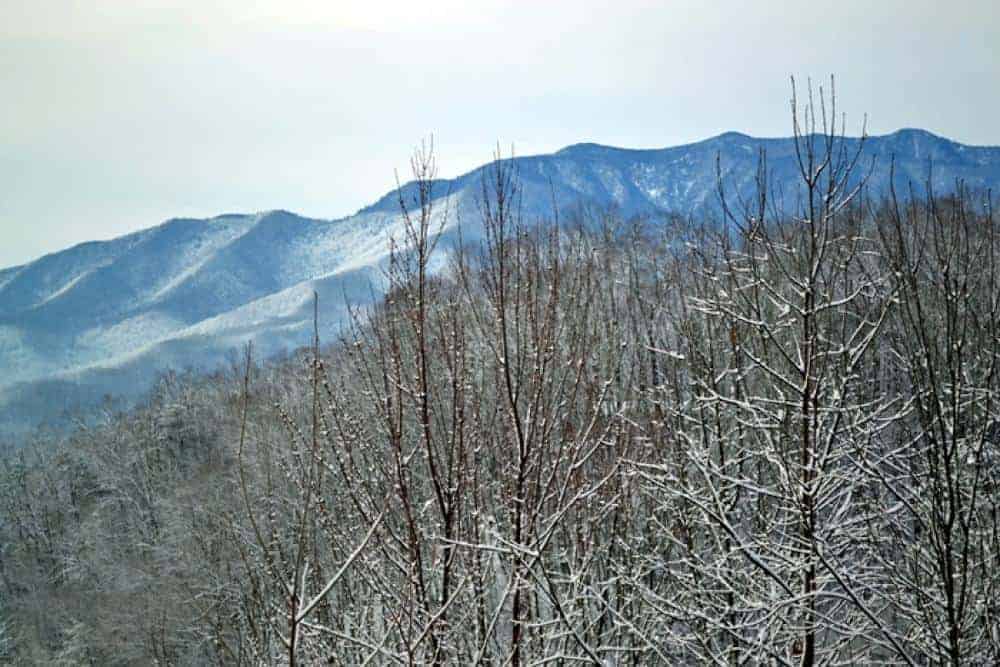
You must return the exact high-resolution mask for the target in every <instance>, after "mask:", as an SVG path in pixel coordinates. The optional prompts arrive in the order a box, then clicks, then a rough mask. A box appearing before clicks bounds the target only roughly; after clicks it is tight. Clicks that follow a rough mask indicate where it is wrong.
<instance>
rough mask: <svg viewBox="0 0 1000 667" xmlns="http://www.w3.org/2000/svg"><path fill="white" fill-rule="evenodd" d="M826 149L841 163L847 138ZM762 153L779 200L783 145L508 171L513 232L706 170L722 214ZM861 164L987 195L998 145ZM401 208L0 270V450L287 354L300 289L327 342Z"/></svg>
mask: <svg viewBox="0 0 1000 667" xmlns="http://www.w3.org/2000/svg"><path fill="white" fill-rule="evenodd" d="M843 141H844V144H845V148H846V149H847V150H848V151H850V150H851V149H853V148H856V147H857V145H858V144H857V142H858V141H859V139H851V138H847V139H844V140H843ZM762 149H763V150H764V151H765V152H766V155H767V168H768V175H769V179H770V182H771V183H772V184H773V185H775V186H776V191H779V192H783V193H785V194H786V195H788V196H794V193H795V192H796V188H797V183H798V182H799V178H800V177H799V168H798V163H797V160H796V154H795V149H794V142H793V141H792V140H791V139H788V138H780V139H760V138H754V137H750V136H747V135H743V134H739V133H735V132H729V133H726V134H722V135H720V136H717V137H713V138H711V139H707V140H705V141H701V142H698V143H693V144H688V145H685V146H677V147H672V148H664V149H655V150H632V149H622V148H614V147H610V146H601V145H597V144H577V145H573V146H569V147H567V148H564V149H562V150H560V151H557V152H555V153H552V154H549V155H536V156H529V157H518V158H514V165H515V166H516V173H517V177H518V179H519V183H520V188H521V196H522V199H521V202H522V206H523V209H522V210H523V212H524V214H525V215H527V216H528V217H529V218H537V219H544V218H546V217H551V216H552V213H553V211H562V210H566V209H568V208H570V207H575V206H580V205H584V206H594V207H598V208H599V209H605V208H608V207H612V208H614V209H615V210H616V211H617V212H618V213H619V214H620V215H622V216H624V217H633V216H641V215H658V214H663V213H681V214H699V213H707V214H712V213H713V212H715V213H717V212H718V206H719V204H718V195H717V192H718V189H717V180H716V160H717V158H718V161H719V164H720V165H721V168H722V172H723V176H724V179H723V180H724V185H725V189H726V191H727V192H729V193H731V194H732V197H733V199H734V200H737V199H738V198H739V197H744V198H746V197H749V196H751V195H752V192H753V189H754V184H755V176H756V173H757V169H756V167H757V161H758V157H759V155H760V153H761V150H762ZM872 159H874V160H875V161H876V164H877V165H879V168H876V169H875V170H874V172H872V176H871V178H870V180H869V181H868V184H867V185H868V188H869V190H870V191H871V192H872V193H873V194H875V195H879V194H884V193H885V192H886V191H887V190H888V188H889V184H890V183H889V170H888V169H887V168H886V167H887V165H888V163H889V162H890V160H891V161H892V163H893V165H894V171H893V173H894V177H895V179H896V185H897V186H900V189H901V190H905V189H906V188H905V187H904V186H906V185H907V184H908V183H913V184H915V185H917V186H918V188H920V189H922V188H923V186H924V184H925V183H927V182H928V179H930V183H931V185H932V187H933V188H934V189H935V191H937V192H945V191H948V190H950V189H953V188H954V186H955V184H956V182H958V181H963V182H964V183H966V184H967V185H968V186H970V187H971V188H975V189H990V188H992V189H997V187H998V186H1000V147H979V146H966V145H962V144H959V143H956V142H953V141H950V140H948V139H944V138H941V137H938V136H935V135H933V134H931V133H929V132H925V131H922V130H909V129H908V130H900V131H898V132H895V133H893V134H889V135H884V136H876V137H868V138H867V139H866V140H865V142H864V144H863V159H862V165H867V164H869V163H870V161H871V160H872ZM485 168H486V167H485V166H484V167H480V168H478V169H475V170H473V171H471V172H469V173H467V174H464V175H462V176H459V177H458V178H455V179H451V180H440V181H436V182H435V183H434V193H435V195H436V196H437V197H438V200H437V201H436V205H435V211H437V213H436V215H438V216H439V221H440V222H441V223H442V225H443V227H442V230H443V234H444V237H445V240H446V242H445V243H444V244H443V247H445V248H447V246H448V241H454V240H456V239H457V236H458V233H459V229H461V233H462V238H463V240H466V241H475V239H476V238H478V237H479V234H480V231H481V230H480V229H479V227H478V225H477V218H478V214H477V211H478V208H477V202H478V201H479V198H480V194H481V187H482V178H483V174H484V171H483V170H484V169H485ZM861 171H864V168H861V169H859V173H860V172H861ZM414 193H415V186H414V184H412V183H411V184H406V185H403V186H402V188H401V192H399V191H397V190H395V189H394V190H392V191H390V192H389V193H388V194H386V195H385V196H383V197H382V198H381V199H379V200H378V201H376V202H375V203H374V204H372V205H371V206H368V207H366V208H363V209H362V210H360V211H358V212H357V213H356V214H354V215H352V216H348V217H345V218H342V219H337V220H316V219H310V218H304V217H301V216H298V215H295V214H293V213H289V212H287V211H280V210H279V211H269V212H265V213H255V214H227V215H220V216H218V217H215V218H210V219H204V220H195V219H173V220H169V221H167V222H164V223H163V224H160V225H158V226H156V227H152V228H150V229H146V230H143V231H140V232H136V233H133V234H129V235H127V236H122V237H120V238H117V239H113V240H110V241H100V242H89V243H83V244H80V245H77V246H74V247H72V248H69V249H67V250H63V251H61V252H56V253H53V254H50V255H46V256H44V257H41V258H40V259H37V260H35V261H33V262H30V263H28V264H25V265H22V266H16V267H11V268H7V269H0V370H2V373H0V435H4V434H5V435H8V436H16V435H18V434H23V433H24V432H25V431H26V430H27V429H30V428H32V427H33V426H35V425H37V424H38V423H41V422H43V421H48V422H52V421H53V420H58V419H61V418H65V417H66V416H68V415H71V414H72V413H73V412H74V411H77V410H84V411H85V410H87V409H89V408H91V407H93V406H94V405H95V404H96V403H97V402H98V401H100V400H101V399H102V397H104V396H105V395H111V396H124V397H131V398H134V397H136V396H138V395H141V393H142V392H143V391H144V390H146V389H148V388H149V387H150V386H151V383H152V382H153V381H154V379H155V378H156V376H157V374H158V373H161V372H163V371H164V370H166V369H169V368H174V369H179V368H194V369H201V370H208V369H212V368H215V367H217V366H219V365H220V364H222V363H223V362H224V361H225V360H226V359H227V355H228V354H231V353H232V351H233V350H236V349H239V348H240V347H241V346H242V345H243V344H244V343H246V342H247V341H250V340H252V341H254V345H255V348H256V349H257V351H258V355H259V356H268V355H273V354H277V353H280V352H282V351H285V350H289V349H291V348H294V347H297V346H300V345H303V344H305V343H307V342H308V340H309V338H310V335H311V331H312V295H313V293H314V292H315V293H317V294H318V295H319V304H320V322H321V324H322V328H323V334H324V337H325V338H326V339H327V340H329V339H330V337H331V336H332V335H333V334H334V333H335V332H336V331H337V329H338V327H339V326H340V325H341V324H342V323H343V322H344V321H345V319H346V317H347V313H348V304H351V305H364V304H366V303H370V302H371V301H372V300H373V299H375V298H377V297H378V295H380V294H381V292H382V290H383V289H384V276H383V269H384V266H385V262H386V260H387V258H388V254H389V248H390V240H391V239H393V238H395V239H400V238H402V234H403V222H402V217H401V215H400V211H399V197H400V195H402V196H403V198H404V200H407V201H409V200H411V199H412V197H413V196H414ZM445 213H447V217H442V216H445ZM442 258H443V255H442V256H440V257H439V260H438V261H442ZM131 398H130V399H129V400H131Z"/></svg>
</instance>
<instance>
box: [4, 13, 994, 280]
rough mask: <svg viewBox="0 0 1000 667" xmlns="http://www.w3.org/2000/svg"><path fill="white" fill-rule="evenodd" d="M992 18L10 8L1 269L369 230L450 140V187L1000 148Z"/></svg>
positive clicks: (446, 172)
mask: <svg viewBox="0 0 1000 667" xmlns="http://www.w3.org/2000/svg"><path fill="white" fill-rule="evenodd" d="M998 15H1000V11H998V10H996V9H995V8H994V1H990V0H953V1H952V2H948V3H943V2H940V1H929V0H905V1H903V0H880V1H872V0H867V1H855V0H836V1H835V2H808V1H805V2H804V1H802V0H795V1H791V0H781V1H768V2H764V1H759V2H750V1H745V2H722V1H713V0H701V1H694V0H692V1H662V2H642V1H640V0H614V1H613V2H596V1H593V0H574V1H571V2H568V1H567V2H564V1H552V2H546V1H545V0H535V1H534V2H513V1H508V2H500V1H493V0H484V1H476V0H468V1H466V2H460V1H457V0H442V1H438V0H363V1H360V2H347V1H345V0H329V1H327V2H307V1H306V0H281V1H273V0H227V1H225V2H211V1H210V0H208V1H205V0H202V1H197V2H195V1H187V0H186V1H183V2H182V1H175V2H171V1H168V0H91V1H90V2H75V1H71V0H0V101H2V103H0V183H3V188H2V190H0V267H5V266H10V265H14V264H20V263H23V262H27V261H30V260H32V259H35V258H37V257H38V256H40V255H42V254H44V253H48V252H53V251H56V250H60V249H63V248H66V247H68V246H70V245H72V244H74V243H78V242H81V241H85V240H94V239H107V238H113V237H115V236H118V235H121V234H124V233H127V232H130V231H134V230H138V229H142V228H145V227H150V226H152V225H155V224H158V223H160V222H162V221H163V220H165V219H167V218H170V217H179V216H197V217H208V216H212V215H216V214H220V213H225V212H254V211H260V210H267V209H274V208H285V209H290V210H292V211H295V212H298V213H301V214H304V215H310V216H316V217H340V216H342V215H347V214H350V213H353V212H354V211H356V210H357V209H358V208H360V207H361V206H364V205H366V204H368V203H371V202H372V201H374V200H375V199H377V198H378V197H379V196H381V195H382V194H384V193H385V192H386V191H388V190H389V189H390V188H391V187H392V185H393V182H394V177H393V171H394V169H399V170H400V172H401V175H404V176H405V169H406V166H407V164H408V158H409V155H410V153H411V151H412V149H413V147H414V146H415V145H416V144H418V143H419V142H420V140H421V139H422V138H424V137H426V136H428V135H430V134H433V135H434V138H435V146H436V152H437V156H438V162H439V167H440V175H441V176H445V177H450V176H456V175H458V174H460V173H462V172H464V171H467V170H468V169H471V168H473V167H475V166H477V165H479V164H481V163H482V162H484V161H486V160H487V159H489V157H490V154H491V151H492V149H493V147H494V146H495V145H496V144H497V142H498V141H499V142H500V143H501V144H502V145H503V146H510V145H511V144H513V145H514V146H515V149H516V151H517V153H518V154H521V155H526V154H532V153H542V152H550V151H553V150H557V149H559V148H561V147H563V146H566V145H568V144H573V143H578V142H581V141H595V142H598V143H605V144H612V145H616V146H623V147H636V148H658V147H664V146H671V145H676V144H681V143H687V142H691V141H697V140H700V139H704V138H707V137H710V136H713V135H716V134H719V133H721V132H724V131H727V130H737V131H741V132H745V133H748V134H753V135H757V136H786V135H788V134H790V120H789V112H788V98H789V83H788V78H789V75H793V74H794V75H796V77H797V78H799V79H800V80H804V79H805V78H806V77H809V76H811V77H813V79H814V80H817V81H822V80H825V79H826V78H827V77H828V76H829V75H830V74H831V73H833V74H835V75H836V77H837V89H838V97H839V100H838V101H839V108H840V109H841V110H843V111H845V112H846V113H847V114H848V127H849V129H852V130H853V131H854V133H856V132H857V130H858V129H859V128H860V123H861V119H862V116H863V114H864V113H866V112H867V113H868V115H869V131H870V132H871V133H873V134H884V133H888V132H892V131H895V130H897V129H899V128H901V127H921V128H924V129H927V130H930V131H931V132H934V133H936V134H940V135H943V136H946V137H948V138H951V139H955V140H957V141H961V142H963V143H971V144H987V145H997V144H1000V125H998V120H997V118H998V117H1000V85H998V82H1000V18H998Z"/></svg>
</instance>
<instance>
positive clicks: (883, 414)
mask: <svg viewBox="0 0 1000 667" xmlns="http://www.w3.org/2000/svg"><path fill="white" fill-rule="evenodd" d="M832 102H833V101H832V100H831V99H829V98H828V97H821V96H815V97H814V96H813V95H812V94H811V93H809V94H808V95H802V96H800V97H799V98H798V99H795V98H794V97H793V102H792V119H793V128H792V129H793V131H794V137H795V146H796V155H797V158H798V164H799V167H800V172H801V180H800V184H799V188H798V190H797V191H796V192H787V191H786V192H779V191H776V189H775V188H773V187H771V184H770V183H769V180H768V166H767V155H766V154H764V153H761V154H760V156H759V160H758V170H757V174H756V184H757V188H756V192H757V194H756V196H755V197H754V198H752V199H750V200H747V199H745V198H742V197H740V198H736V197H733V196H732V195H731V194H730V193H729V191H728V190H727V182H726V179H725V178H724V177H723V175H722V172H721V171H720V174H719V179H718V197H719V201H720V207H719V211H720V213H719V215H717V216H709V215H706V216H701V217H698V218H692V217H691V216H684V215H673V216H659V217H648V218H642V219H622V218H621V216H618V215H616V213H615V211H614V210H591V209H580V210H576V211H575V212H569V213H566V212H560V213H559V214H558V215H556V213H555V212H553V215H552V216H551V218H549V219H544V220H536V219H528V218H527V217H526V216H524V215H522V214H521V202H520V198H519V183H518V175H517V171H516V168H514V166H513V165H514V163H513V162H512V161H510V160H504V159H501V156H500V155H499V154H498V155H497V159H496V160H495V162H494V163H493V166H492V168H490V169H489V170H487V172H486V173H487V175H486V176H485V177H484V178H483V182H482V187H481V196H480V202H479V204H480V205H479V218H478V219H477V220H467V221H463V225H479V226H480V228H481V234H479V235H478V236H477V237H476V238H477V240H476V241H475V242H470V243H466V244H456V245H454V247H444V246H443V244H438V243H437V240H438V236H437V234H436V225H437V223H436V222H435V221H436V220H438V219H439V218H438V217H436V216H438V215H439V214H440V213H441V211H435V210H433V208H434V207H433V201H434V196H433V188H434V183H435V165H434V156H433V155H432V153H431V151H429V150H424V151H417V152H416V154H415V155H414V158H413V163H412V167H413V175H414V178H415V181H416V183H417V185H418V187H417V188H416V189H415V190H414V192H416V197H415V198H414V199H410V198H408V197H403V196H402V195H401V196H400V202H399V203H400V206H401V210H402V211H403V213H404V215H405V221H406V225H405V229H406V234H405V238H398V239H395V246H394V252H393V255H392V259H391V261H390V263H389V265H388V267H389V268H388V269H387V275H386V278H387V281H388V283H389V285H390V289H389V291H388V293H387V294H386V295H385V297H384V298H383V299H381V300H379V302H378V304H377V305H376V306H374V307H371V308H363V309H360V308H359V309H356V310H355V311H354V312H353V316H352V318H351V322H350V324H349V325H348V326H346V327H345V328H344V329H343V333H342V335H341V337H340V339H338V340H319V337H318V336H317V337H316V340H315V341H314V344H313V345H312V346H311V347H309V348H305V349H301V350H298V351H297V352H295V353H294V354H290V355H288V356H286V357H285V358H283V359H278V360H264V359H258V358H257V357H256V356H255V355H254V353H253V350H252V348H251V347H249V346H248V347H247V348H246V349H245V350H244V351H243V354H242V356H241V357H240V358H239V359H238V360H234V361H233V363H231V365H230V367H229V368H228V370H226V371H220V372H219V373H216V374H214V375H212V376H208V377H205V376H196V375H194V374H184V373H169V374H166V375H164V376H163V377H162V379H161V381H160V382H159V384H158V386H157V388H156V389H155V391H154V392H153V393H152V394H151V396H150V397H149V398H148V400H146V401H145V402H144V403H143V404H142V405H141V406H140V407H138V408H136V409H134V410H130V411H127V412H114V411H112V410H110V409H109V410H108V411H107V412H106V414H104V415H103V416H102V417H101V419H100V420H99V422H98V423H96V424H94V425H87V426H81V427H80V428H78V429H77V430H75V431H74V432H73V433H72V434H71V435H69V436H65V437H63V436H56V435H51V436H46V435H44V434H40V435H38V436H37V437H36V438H35V442H33V443H31V445H30V446H27V447H24V448H21V449H19V450H17V451H12V452H9V453H8V454H7V455H6V456H4V457H3V458H2V459H0V661H5V662H7V663H10V664H49V665H247V666H249V665H281V664H287V665H292V666H294V665H318V664H336V665H425V664H427V665H509V666H511V667H522V666H527V665H554V666H555V665H575V664H596V665H675V664H680V665H765V664H766V665H801V666H810V665H859V664H895V665H930V664H951V665H992V664H998V663H1000V375H998V372H1000V368H998V362H1000V256H998V255H1000V225H998V222H997V220H995V218H994V215H993V212H992V208H991V195H990V193H988V192H976V191H971V190H967V189H965V188H964V187H963V186H962V185H961V184H957V189H956V191H955V192H950V193H947V194H937V193H935V192H933V191H931V190H930V188H929V187H926V186H925V185H924V184H922V183H912V184H911V185H910V187H909V188H907V189H906V190H905V191H901V190H898V189H897V190H893V191H892V192H890V193H889V194H887V195H885V196H881V195H880V196H872V195H871V194H870V193H869V192H868V191H867V190H866V188H865V183H866V180H867V179H868V178H869V177H870V175H871V174H872V173H875V171H876V170H878V171H882V172H890V171H891V170H892V169H893V165H892V163H891V162H888V163H872V162H868V161H866V160H864V159H861V153H860V150H853V149H852V150H847V148H846V147H845V143H844V142H843V141H842V138H843V136H844V130H843V128H842V125H841V123H840V120H839V118H838V116H837V115H836V112H835V109H834V107H833V103H832ZM889 182H890V183H891V182H893V179H892V178H890V179H889ZM401 192H402V190H401ZM479 238H481V239H482V240H481V241H479V240H478V239H479ZM441 263H443V264H444V266H445V268H444V269H438V268H436V267H437V266H438V265H439V264H441Z"/></svg>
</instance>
